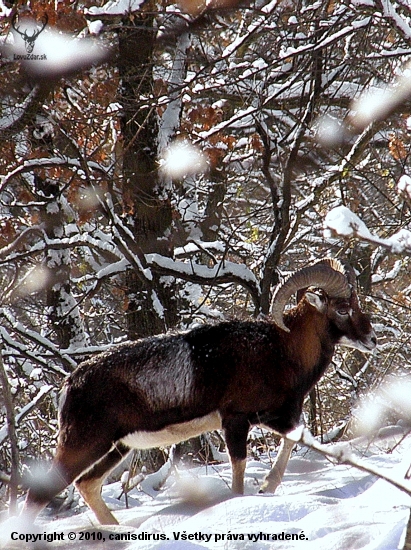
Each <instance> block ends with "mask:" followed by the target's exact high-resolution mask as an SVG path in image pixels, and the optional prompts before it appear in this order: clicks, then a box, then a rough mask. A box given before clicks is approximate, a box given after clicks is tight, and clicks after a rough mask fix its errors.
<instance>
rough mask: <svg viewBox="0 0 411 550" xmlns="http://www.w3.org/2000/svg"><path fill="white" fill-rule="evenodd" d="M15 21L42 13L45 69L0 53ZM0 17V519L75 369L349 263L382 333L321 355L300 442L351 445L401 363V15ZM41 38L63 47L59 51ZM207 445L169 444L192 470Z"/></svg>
mask: <svg viewBox="0 0 411 550" xmlns="http://www.w3.org/2000/svg"><path fill="white" fill-rule="evenodd" d="M16 13H17V14H18V16H19V18H18V20H17V19H14V24H15V25H14V26H18V25H20V30H22V29H24V28H25V27H24V25H25V23H24V16H25V15H27V16H31V17H32V18H34V19H36V20H37V21H39V22H40V21H41V19H42V17H43V16H44V14H45V13H47V15H48V22H47V26H46V28H45V29H44V32H42V33H41V35H39V37H38V40H36V42H35V49H34V53H36V52H38V53H40V54H41V53H42V47H44V48H46V46H47V44H49V47H50V44H51V47H52V48H53V47H54V48H55V49H56V50H59V51H60V54H57V53H56V60H53V59H50V58H49V60H48V61H47V62H46V61H43V65H42V64H41V63H42V62H41V61H39V62H38V63H37V64H34V63H32V62H30V61H26V62H18V61H15V58H14V55H15V51H18V50H13V48H16V47H17V46H16V44H18V41H19V40H20V46H21V47H23V50H24V44H23V41H22V38H21V36H19V35H18V33H16V31H14V30H13V28H12V21H13V17H14V15H15V14H16ZM16 21H18V23H16ZM0 24H1V33H2V35H1V43H0V48H1V50H0V51H1V56H2V57H1V66H0V67H1V68H0V70H1V74H0V79H1V103H0V146H1V156H0V281H1V282H0V294H1V303H0V318H1V320H0V347H1V362H0V374H1V376H0V380H1V384H2V392H1V393H0V508H3V509H4V508H6V507H8V506H9V505H10V506H13V502H15V497H16V486H17V483H18V480H19V475H20V474H21V473H22V472H24V469H25V466H26V465H27V464H30V461H31V460H32V459H38V458H39V457H41V458H43V459H44V458H51V456H52V453H53V448H54V445H55V437H56V429H57V423H56V417H57V413H56V410H57V400H58V391H59V387H60V385H61V383H62V381H63V380H64V378H65V376H66V375H67V374H68V373H70V372H71V371H72V370H73V369H74V368H75V367H76V365H77V364H78V363H79V362H80V361H81V360H82V359H83V358H85V357H86V356H87V355H89V354H91V353H95V352H97V351H100V350H104V349H106V348H107V347H108V346H111V345H112V344H115V343H118V342H122V341H125V340H128V339H136V338H140V337H144V336H148V335H153V334H158V333H163V332H165V331H168V330H175V329H186V328H189V327H191V326H193V325H194V324H196V323H203V322H215V321H216V320H220V319H224V318H225V319H228V318H232V317H237V318H244V319H246V318H253V317H256V316H257V315H268V314H269V311H270V299H271V295H272V292H273V290H274V289H275V285H276V284H277V283H278V282H279V281H281V280H283V278H284V277H286V276H287V275H288V274H289V273H290V272H292V271H294V270H296V269H297V268H299V267H302V266H304V265H306V264H308V263H309V262H310V261H313V260H316V259H319V258H322V257H324V256H327V255H331V256H334V257H338V258H340V259H344V260H349V261H350V262H351V264H352V265H353V266H354V267H355V269H356V271H357V272H358V281H359V286H360V295H361V300H362V302H363V306H364V309H366V310H368V311H369V312H370V313H371V314H372V318H373V323H374V326H375V329H376V331H377V335H378V338H379V349H378V352H377V353H375V354H374V355H372V356H368V357H366V356H364V355H362V354H360V353H359V352H357V351H350V350H347V349H339V350H338V353H337V355H336V356H335V361H334V365H333V367H332V368H330V369H329V371H328V372H327V373H326V375H325V377H324V378H323V380H322V381H321V383H320V384H319V385H318V387H316V388H315V390H314V391H312V392H311V394H310V396H309V399H307V403H306V421H307V425H308V426H309V428H310V429H311V431H312V433H313V434H314V435H316V436H319V439H320V440H321V438H324V437H325V436H326V434H328V433H329V432H330V431H331V430H332V429H333V428H335V427H336V426H338V427H339V428H341V429H340V430H337V432H338V436H339V437H346V436H349V435H350V433H351V430H352V427H353V425H354V424H355V422H356V414H355V405H357V404H358V403H360V402H361V399H362V397H363V396H364V395H366V394H367V393H368V392H370V391H371V392H372V391H376V390H377V389H378V388H379V387H380V386H381V384H383V383H384V382H385V381H386V380H387V379H388V378H389V377H390V376H392V375H396V376H397V377H399V376H402V375H404V374H405V373H406V372H407V371H408V363H409V360H410V356H411V343H410V330H409V323H410V321H409V319H410V316H409V310H410V307H411V298H410V294H411V278H410V265H411V264H410V260H409V253H410V251H411V232H409V231H408V227H409V225H410V222H411V211H410V206H411V168H410V151H411V149H410V146H411V104H410V102H409V100H408V99H407V97H406V94H405V97H404V98H403V99H404V101H398V102H397V103H395V102H394V103H395V104H393V105H390V104H389V103H390V98H392V96H393V95H395V94H396V93H397V92H398V90H399V91H400V92H401V90H402V87H404V86H406V85H405V84H404V82H407V80H406V79H407V76H409V75H408V74H407V72H409V70H410V69H408V68H407V62H408V60H409V57H410V54H411V5H410V4H409V3H408V2H407V1H405V0H398V1H391V2H390V1H389V0H384V1H383V0H381V1H380V0H353V1H351V2H349V1H337V0H335V1H334V0H329V1H326V2H322V1H321V2H314V3H313V2H309V1H305V0H295V1H294V0H272V1H271V2H267V1H265V0H261V1H259V0H257V1H255V2H240V3H238V2H236V1H235V0H221V1H218V0H211V2H207V4H206V3H205V2H204V3H203V2H202V1H201V0H198V1H196V0H181V2H180V3H179V4H176V5H174V4H172V3H167V2H161V1H159V2H153V1H152V0H146V1H142V0H117V1H115V0H110V1H109V2H107V3H105V2H104V1H101V2H97V1H87V0H86V1H82V2H77V1H75V2H73V1H70V0H61V1H44V2H30V1H27V2H26V1H23V0H22V1H19V2H9V1H7V0H0ZM40 25H41V23H38V27H39V26H40ZM26 27H27V25H26ZM59 31H62V33H66V34H67V35H68V36H71V37H73V36H75V37H77V38H78V39H77V40H76V41H73V42H70V43H69V42H67V44H69V45H68V46H66V50H65V49H64V48H62V46H61V43H60V42H59V40H63V37H64V36H65V35H64V34H62V33H59ZM29 34H31V32H30V33H29ZM53 41H55V42H53ZM54 44H55V46H53V45H54ZM82 44H85V46H82ZM13 52H14V53H13ZM20 53H26V52H25V51H23V52H20ZM58 55H62V56H65V57H64V60H60V59H59V58H58ZM50 57H52V56H51V55H50ZM404 79H405V80H404ZM387 86H391V88H389V94H388V95H386V96H384V90H386V89H387ZM365 94H368V95H365ZM358 98H362V100H361V101H362V102H360V103H357V104H356V105H355V104H354V105H353V100H355V99H358ZM381 98H382V101H381ZM378 101H379V102H380V103H379V104H380V105H383V106H384V108H386V111H385V112H383V114H381V112H380V110H379V109H378V108H377V109H376V110H375V111H373V105H374V102H377V103H378ZM387 104H389V105H388V107H387ZM113 398H115V396H113ZM400 415H401V411H397V412H392V417H391V418H390V419H389V420H390V421H391V422H394V423H395V422H397V421H398V420H399V418H400ZM405 420H407V419H405ZM337 432H336V431H335V430H334V432H333V433H334V435H335V433H337ZM216 441H217V440H216ZM217 443H219V444H221V442H218V441H217ZM277 443H278V439H273V438H271V437H269V436H267V435H266V434H262V435H261V438H258V437H257V438H255V439H254V440H253V442H252V446H251V448H250V453H251V454H252V456H255V457H257V458H258V456H259V453H260V452H261V450H264V451H266V450H267V444H271V445H274V446H275V445H276V444H277ZM208 445H209V442H208V441H207V440H206V439H204V438H200V439H198V440H196V441H194V442H192V444H190V445H182V446H181V449H180V453H181V454H183V455H184V454H186V455H187V456H188V457H189V458H187V460H189V459H190V460H191V461H193V462H201V463H203V462H205V461H206V460H208V458H209V454H208V453H209V450H208ZM221 449H222V447H221ZM187 453H188V454H187ZM165 458H166V452H165V451H158V450H157V451H152V452H145V453H137V454H136V455H135V457H134V459H133V460H134V463H135V467H136V471H137V472H138V471H139V468H141V466H142V464H144V465H145V467H146V468H147V469H148V470H149V471H155V470H157V469H158V468H159V466H161V464H162V462H163V461H164V460H165Z"/></svg>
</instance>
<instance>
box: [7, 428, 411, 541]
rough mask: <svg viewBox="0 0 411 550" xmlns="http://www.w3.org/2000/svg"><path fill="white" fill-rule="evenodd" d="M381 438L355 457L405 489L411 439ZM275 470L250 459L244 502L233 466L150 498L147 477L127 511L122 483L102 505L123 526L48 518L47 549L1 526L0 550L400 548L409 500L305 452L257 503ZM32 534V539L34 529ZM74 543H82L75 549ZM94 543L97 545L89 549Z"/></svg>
mask: <svg viewBox="0 0 411 550" xmlns="http://www.w3.org/2000/svg"><path fill="white" fill-rule="evenodd" d="M383 433H384V434H385V438H384V439H382V440H380V441H379V442H378V443H374V444H372V445H365V444H361V445H360V446H358V453H359V454H360V456H361V457H362V458H363V460H365V461H366V463H367V464H370V465H372V466H374V467H377V468H378V469H379V470H380V471H381V472H385V473H388V472H389V473H390V475H391V476H394V477H396V478H397V479H399V480H404V474H405V472H406V471H407V470H408V467H409V465H410V462H411V452H410V451H411V436H408V437H407V438H405V439H404V440H403V441H401V436H402V432H401V430H400V429H399V428H389V429H385V430H384V431H383ZM398 443H399V444H398ZM338 445H347V443H345V444H342V443H339V444H338ZM333 448H335V445H333ZM268 469H269V465H268V464H264V463H262V462H258V461H256V460H250V461H249V462H248V465H247V470H246V491H245V492H246V494H245V496H243V497H232V495H231V494H230V490H229V483H230V476H231V474H230V468H229V466H228V464H221V465H217V466H214V465H213V466H208V467H205V466H204V467H197V468H191V469H189V470H186V469H182V468H179V467H178V468H177V469H176V470H174V471H172V473H171V475H170V476H169V477H168V479H167V481H166V483H165V485H164V486H163V488H162V489H161V490H159V491H156V490H154V489H153V485H154V483H153V478H146V480H145V481H144V482H143V484H142V488H143V489H144V491H143V490H137V489H135V490H133V491H132V492H131V493H129V508H128V509H125V507H124V502H119V501H118V499H117V497H118V495H119V494H120V493H121V486H120V484H119V483H115V484H111V485H107V486H105V487H104V498H105V500H106V502H108V504H109V506H110V507H111V508H113V509H114V510H115V515H116V516H117V518H118V520H119V522H120V524H121V525H120V526H119V527H106V528H101V527H100V526H99V525H98V524H97V522H96V520H95V518H94V516H93V514H92V513H91V512H90V511H89V510H87V511H85V512H83V513H80V514H77V515H73V514H71V515H69V516H68V517H65V518H55V517H50V516H47V514H46V513H44V514H42V515H41V516H40V517H39V518H38V520H37V522H36V526H37V533H38V534H41V535H42V538H44V534H45V533H46V534H48V535H49V536H50V539H49V540H50V542H47V541H44V542H42V543H41V545H40V546H32V545H30V544H28V543H26V542H24V541H23V540H22V539H20V540H17V541H16V542H15V543H13V542H12V541H11V538H12V537H11V533H14V535H13V537H14V538H17V537H18V535H17V534H16V533H19V534H20V533H22V532H23V528H21V527H19V525H18V522H16V520H8V521H6V522H5V523H3V524H1V525H0V547H1V548H10V549H12V548H34V547H35V548H42V549H43V548H48V549H52V548H56V549H59V550H62V549H67V550H68V549H70V550H81V549H83V548H92V549H96V550H97V549H113V550H123V549H124V550H125V549H127V550H155V549H156V550H159V549H162V550H163V549H164V550H169V549H174V550H175V549H179V550H180V549H181V550H201V549H204V548H210V549H213V550H220V549H221V550H223V549H237V548H238V549H248V548H250V549H252V550H259V549H274V548H275V549H283V550H285V549H287V550H288V549H294V548H296V549H301V550H302V549H304V550H333V549H336V550H337V549H338V550H351V549H352V550H354V549H355V550H395V549H400V548H402V547H403V544H404V537H405V528H406V524H407V521H408V516H409V507H410V505H411V498H410V497H409V496H407V495H406V494H405V493H404V492H402V491H400V490H398V489H396V488H394V487H393V486H392V485H390V484H388V483H387V482H385V481H383V480H380V479H378V478H376V477H374V476H372V475H369V474H367V473H364V472H360V471H358V470H356V469H354V468H352V467H350V466H346V465H335V464H332V463H331V462H330V461H329V460H327V459H326V458H324V457H322V456H319V455H318V454H316V453H314V451H307V450H306V449H304V448H302V449H300V450H299V451H298V452H297V453H295V454H294V455H293V457H292V459H291V461H290V463H289V465H288V469H287V472H286V475H285V478H284V482H283V484H282V485H281V486H280V487H279V489H278V491H277V494H276V495H271V496H268V495H260V494H258V488H259V485H260V484H261V481H262V479H263V477H264V475H265V474H266V473H267V471H268ZM410 488H411V482H410ZM27 532H28V533H30V534H34V533H35V531H34V528H33V527H31V528H28V531H27ZM61 534H63V535H64V540H51V537H54V538H59V537H58V535H59V536H60V538H61ZM21 536H22V537H23V535H21ZM69 536H71V537H73V538H75V540H73V541H71V540H69ZM293 536H294V539H293V538H292V537H293ZM87 538H89V539H91V540H89V542H87V541H86V540H85V539H87ZM121 538H122V539H123V540H121ZM81 539H82V540H81ZM93 539H97V540H94V541H93ZM102 539H105V540H102Z"/></svg>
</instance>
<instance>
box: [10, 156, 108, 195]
mask: <svg viewBox="0 0 411 550" xmlns="http://www.w3.org/2000/svg"><path fill="white" fill-rule="evenodd" d="M87 165H88V167H89V168H90V169H92V170H98V171H100V172H103V173H104V174H107V170H106V169H105V168H104V166H102V165H101V164H98V163H97V162H91V161H88V162H87ZM53 166H68V167H70V168H77V169H80V170H82V163H81V162H80V161H79V160H78V159H72V158H69V157H44V158H34V159H29V160H25V161H24V162H23V163H22V164H21V165H20V166H17V168H15V169H14V170H12V171H11V172H9V173H8V174H5V175H4V176H0V192H1V191H3V190H4V188H5V187H6V185H7V184H8V183H9V181H10V180H11V179H12V178H14V177H15V176H18V175H20V174H24V173H26V172H31V171H32V170H34V169H35V168H51V167H53Z"/></svg>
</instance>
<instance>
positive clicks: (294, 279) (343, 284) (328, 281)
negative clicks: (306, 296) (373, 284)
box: [271, 258, 352, 332]
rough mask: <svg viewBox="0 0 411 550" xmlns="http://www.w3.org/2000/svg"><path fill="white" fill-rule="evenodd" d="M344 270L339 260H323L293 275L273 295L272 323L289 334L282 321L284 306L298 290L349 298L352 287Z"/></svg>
mask: <svg viewBox="0 0 411 550" xmlns="http://www.w3.org/2000/svg"><path fill="white" fill-rule="evenodd" d="M346 269H347V268H346V267H344V266H343V264H342V263H341V262H340V261H339V260H335V259H334V258H325V259H324V260H320V261H318V262H316V263H315V264H313V265H310V266H308V267H303V268H302V269H299V270H298V271H296V272H295V273H293V275H291V276H290V277H289V278H288V279H287V280H286V281H285V282H284V283H283V284H282V285H281V286H279V287H278V288H277V290H276V291H275V293H274V297H273V301H272V311H271V314H272V317H273V321H274V323H275V324H276V325H277V326H278V327H280V328H281V329H283V330H285V331H286V332H290V331H289V329H288V328H287V327H286V326H285V325H284V321H283V312H284V308H285V305H286V304H287V302H288V300H289V299H290V297H291V296H292V295H293V294H295V293H296V292H297V291H298V290H301V289H303V288H307V287H309V286H314V287H318V288H322V289H323V290H324V292H326V294H328V296H331V297H333V298H347V299H348V298H350V297H351V291H352V286H351V284H350V281H349V280H348V277H347V274H346Z"/></svg>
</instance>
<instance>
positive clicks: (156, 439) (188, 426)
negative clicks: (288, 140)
mask: <svg viewBox="0 0 411 550" xmlns="http://www.w3.org/2000/svg"><path fill="white" fill-rule="evenodd" d="M220 429H221V416H220V414H219V413H218V412H217V411H216V412H213V413H210V414H208V415H206V416H202V417H200V418H194V420H189V421H188V422H181V423H180V424H171V425H170V426H167V428H163V429H162V430H158V431H156V432H145V431H137V432H133V433H130V434H128V435H126V436H125V437H123V439H122V440H121V441H122V443H124V444H125V445H127V446H128V447H131V448H133V449H151V448H153V447H165V446H167V445H173V444H174V443H180V441H186V440H187V439H190V437H196V436H197V435H200V434H202V433H204V432H211V431H213V430H220Z"/></svg>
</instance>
